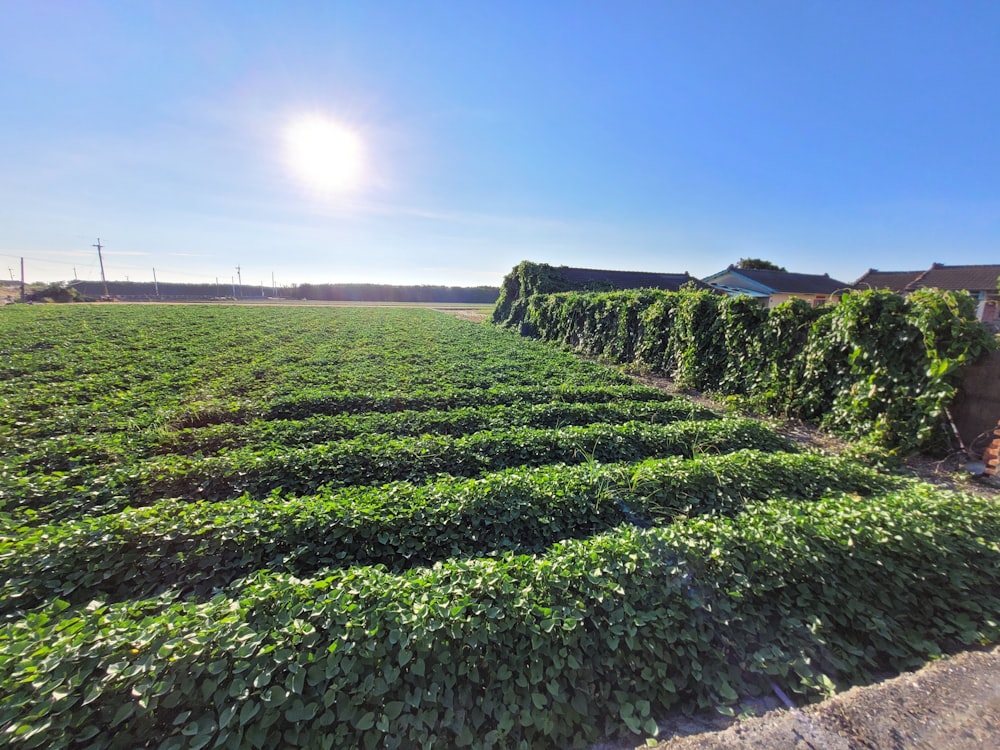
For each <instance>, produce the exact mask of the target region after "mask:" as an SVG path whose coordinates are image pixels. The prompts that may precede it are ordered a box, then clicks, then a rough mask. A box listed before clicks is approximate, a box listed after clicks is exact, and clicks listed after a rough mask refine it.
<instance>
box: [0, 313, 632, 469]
mask: <svg viewBox="0 0 1000 750" xmlns="http://www.w3.org/2000/svg"><path fill="white" fill-rule="evenodd" d="M0 326H2V329H3V334H4V336H3V341H2V343H0V346H2V347H3V348H2V350H0V353H2V356H0V405H2V406H3V407H4V408H3V409H0V449H3V450H5V451H6V452H7V453H17V452H20V443H21V441H22V440H24V439H25V438H28V439H31V438H40V437H51V436H56V435H64V434H82V433H93V432H109V433H113V432H128V433H130V434H136V433H137V432H141V431H143V430H147V429H155V428H156V427H158V426H160V425H163V424H165V423H169V422H170V420H171V419H173V418H175V417H180V418H183V417H184V415H186V414H195V415H197V414H199V413H212V412H215V411H217V412H221V413H232V412H237V413H239V412H242V411H246V412H247V413H254V410H255V409H256V408H257V407H258V406H259V405H260V404H268V403H271V402H273V401H281V400H282V399H284V398H286V397H294V396H295V394H297V393H299V392H301V391H303V390H306V391H308V390H310V389H319V390H321V391H324V390H325V391H329V392H344V393H347V392H352V393H368V392H371V393H384V392H386V391H387V390H391V391H394V392H399V393H407V392H411V391H437V392H444V391H447V390H454V389H480V388H485V389H489V388H493V387H515V388H516V387H531V386H536V385H539V384H542V385H548V384H552V383H558V384H563V385H566V386H567V387H572V386H575V385H614V384H618V385H622V384H626V383H628V380H627V379H626V378H625V377H624V376H622V375H621V374H620V373H616V372H614V371H611V370H608V369H606V368H600V367H598V366H596V365H594V364H592V363H587V362H581V361H579V360H578V359H576V358H574V357H573V356H572V355H570V354H569V353H565V352H553V351H551V350H549V349H548V348H547V347H544V346H541V345H538V344H530V345H528V346H525V345H524V343H523V342H522V341H520V340H519V338H518V337H517V336H515V335H511V334H506V333H501V332H498V331H495V330H491V329H490V328H489V327H486V326H476V325H472V324H469V323H467V322H465V321H461V320H458V319H455V318H451V317H450V316H445V315H441V314H439V313H434V312H431V311H428V310H400V309H374V308H369V309H344V308H339V309H329V308H325V309H316V308H312V309H309V308H253V309H248V308H241V307H209V306H205V307H142V306H123V307H120V308H114V309H94V308H92V307H83V306H77V307H64V306H60V307H59V308H54V307H53V308H42V307H38V308H27V307H19V308H17V309H8V310H4V312H3V318H2V319H0Z"/></svg>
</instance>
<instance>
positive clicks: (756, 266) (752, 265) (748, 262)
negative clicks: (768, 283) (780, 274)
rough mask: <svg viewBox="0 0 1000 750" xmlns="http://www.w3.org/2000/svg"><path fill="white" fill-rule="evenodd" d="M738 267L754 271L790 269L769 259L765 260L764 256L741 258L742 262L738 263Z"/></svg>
mask: <svg viewBox="0 0 1000 750" xmlns="http://www.w3.org/2000/svg"><path fill="white" fill-rule="evenodd" d="M736 267H737V268H743V269H746V270H752V271H788V269H787V268H785V267H784V266H778V265H775V264H774V263H772V262H771V261H769V260H763V259H762V258H740V262H739V263H737V264H736Z"/></svg>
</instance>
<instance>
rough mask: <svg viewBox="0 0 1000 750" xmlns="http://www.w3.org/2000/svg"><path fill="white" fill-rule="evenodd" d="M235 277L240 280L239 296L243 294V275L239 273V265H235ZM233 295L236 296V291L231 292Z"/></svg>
mask: <svg viewBox="0 0 1000 750" xmlns="http://www.w3.org/2000/svg"><path fill="white" fill-rule="evenodd" d="M236 278H238V279H239V280H240V297H242V296H243V276H242V275H241V274H240V267H239V266H236ZM233 296H234V297H235V296H236V292H233Z"/></svg>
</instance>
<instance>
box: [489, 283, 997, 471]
mask: <svg viewBox="0 0 1000 750" xmlns="http://www.w3.org/2000/svg"><path fill="white" fill-rule="evenodd" d="M521 265H522V266H525V265H526V264H521ZM520 268H521V266H519V267H518V268H516V269H515V271H514V274H512V276H514V277H515V278H514V279H511V276H508V279H507V280H505V282H504V286H503V290H502V291H501V305H498V307H497V313H496V315H495V317H494V320H495V322H496V323H498V324H499V325H504V326H508V327H515V328H519V329H520V330H521V332H522V333H523V334H525V335H530V336H537V337H539V338H542V339H545V340H548V341H553V342H558V343H560V344H563V345H565V346H569V347H572V348H574V349H576V350H578V351H581V352H583V353H586V354H589V355H595V356H601V357H605V358H608V359H611V360H613V361H616V362H621V363H637V364H640V365H644V366H646V367H648V368H650V369H651V370H653V371H657V372H662V373H664V374H667V375H669V376H671V377H673V378H674V379H675V380H676V381H677V382H678V383H679V384H680V385H682V386H687V387H691V388H697V389H700V390H705V391H711V392H715V393H717V394H722V395H736V396H741V397H744V398H746V399H747V400H748V401H749V402H750V403H751V404H753V405H754V406H756V407H757V408H759V409H761V410H764V411H766V412H768V413H771V414H776V415H781V416H793V417H799V418H803V419H808V420H812V421H817V422H819V423H821V424H822V425H823V426H825V427H827V428H829V429H831V430H833V431H835V432H837V433H840V434H843V435H846V436H848V437H851V438H855V439H864V440H866V441H870V442H872V443H874V444H876V445H878V446H880V447H882V448H885V449H888V450H890V451H894V452H898V453H909V452H912V451H915V450H919V449H923V448H928V447H930V445H931V444H932V443H933V442H934V440H935V438H936V436H938V435H939V434H940V432H939V426H940V418H941V416H942V414H943V411H944V409H945V408H946V407H947V406H948V404H949V403H951V402H952V400H953V399H954V397H955V394H956V388H957V385H958V382H959V370H960V368H961V367H962V366H963V365H965V364H969V363H971V362H973V361H975V360H976V359H977V358H979V357H980V356H981V355H983V354H985V353H986V352H988V351H989V350H990V349H991V348H992V339H991V337H990V336H989V334H988V333H987V331H986V330H985V329H984V328H983V326H982V325H980V324H979V323H978V322H976V320H975V305H974V303H973V301H972V298H971V297H969V296H968V295H966V294H961V293H958V294H957V293H953V292H940V291H937V290H920V291H918V292H915V293H913V294H911V295H910V296H908V297H901V296H899V295H897V294H893V293H891V292H887V291H878V290H876V291H865V292H853V293H850V294H848V295H846V296H845V297H844V299H843V301H842V302H841V303H840V304H839V305H837V306H835V307H825V308H812V307H810V306H809V305H807V304H806V303H804V302H802V301H800V300H793V301H792V302H789V303H785V304H782V305H779V306H778V307H775V308H772V309H770V310H767V309H764V308H763V307H761V306H760V304H759V302H757V301H755V300H753V299H752V298H750V297H747V296H739V297H722V296H719V295H717V294H714V293H713V292H708V291H697V290H682V291H680V292H663V291H653V290H632V291H624V292H610V293H598V294H591V293H580V292H562V293H538V292H544V291H549V290H545V289H544V280H543V279H520V278H517V272H518V269H520ZM531 290H536V291H535V292H534V293H530V294H524V292H525V291H531ZM515 294H516V297H515V296H514V295H515Z"/></svg>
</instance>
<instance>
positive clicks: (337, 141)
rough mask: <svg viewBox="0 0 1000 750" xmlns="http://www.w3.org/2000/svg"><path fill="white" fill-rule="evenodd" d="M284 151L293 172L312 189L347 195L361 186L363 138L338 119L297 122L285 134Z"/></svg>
mask: <svg viewBox="0 0 1000 750" xmlns="http://www.w3.org/2000/svg"><path fill="white" fill-rule="evenodd" d="M285 152H286V156H287V159H288V164H289V166H290V167H291V169H292V171H293V172H294V173H295V174H296V176H298V177H299V179H301V180H303V181H304V182H305V183H306V184H307V185H308V186H309V187H311V188H313V189H316V190H320V191H323V192H328V191H329V192H346V191H349V190H353V189H355V188H357V187H358V186H359V185H360V183H361V177H362V172H363V166H364V158H363V157H364V153H363V148H362V145H361V139H360V138H359V137H358V136H357V134H356V133H354V132H353V131H352V130H350V129H348V128H346V127H344V126H343V125H341V124H340V123H338V122H336V121H335V120H331V119H329V118H327V117H322V116H319V115H311V116H307V117H302V118H300V119H298V120H295V121H294V122H292V123H291V124H290V125H289V126H288V128H287V130H286V131H285Z"/></svg>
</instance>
